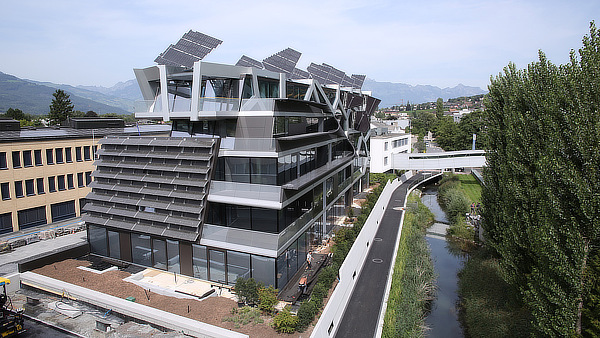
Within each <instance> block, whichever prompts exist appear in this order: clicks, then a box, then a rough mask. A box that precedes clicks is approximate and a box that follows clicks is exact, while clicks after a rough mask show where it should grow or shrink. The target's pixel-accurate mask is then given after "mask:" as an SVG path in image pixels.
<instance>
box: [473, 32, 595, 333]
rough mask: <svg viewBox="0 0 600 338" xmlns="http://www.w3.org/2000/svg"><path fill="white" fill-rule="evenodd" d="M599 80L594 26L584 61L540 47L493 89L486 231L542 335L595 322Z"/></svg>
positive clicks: (585, 40)
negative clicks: (588, 304)
mask: <svg viewBox="0 0 600 338" xmlns="http://www.w3.org/2000/svg"><path fill="white" fill-rule="evenodd" d="M598 78H600V32H599V31H598V30H597V29H596V27H595V25H594V23H592V24H591V25H590V35H589V36H586V37H584V38H583V48H581V49H580V50H579V58H578V57H577V56H576V54H575V52H571V60H570V62H569V63H568V64H566V65H562V66H555V65H553V64H552V63H550V62H549V61H548V60H547V59H546V56H545V55H544V54H543V53H542V52H541V51H540V53H539V61H538V62H535V63H531V64H530V65H529V66H528V67H527V68H526V69H523V70H517V69H516V67H515V65H514V64H512V63H511V64H509V65H508V66H507V67H506V68H505V69H504V73H503V74H499V75H498V76H497V77H495V78H492V80H491V84H490V86H489V90H490V92H489V99H488V102H487V103H486V112H485V116H486V119H487V121H488V123H487V128H488V133H487V135H488V149H487V154H486V160H487V164H488V166H487V167H486V169H485V171H484V175H485V182H486V184H485V185H484V187H483V191H482V200H483V204H484V208H483V217H484V223H483V227H484V229H485V233H486V240H487V243H488V244H489V246H491V247H492V248H493V249H494V250H495V251H496V253H497V255H498V256H499V258H500V264H501V266H502V268H503V270H504V273H505V276H506V277H505V278H506V279H507V281H508V282H509V283H510V284H512V285H514V286H516V287H517V289H519V291H520V294H521V297H522V299H523V301H524V302H525V304H526V305H527V307H528V308H529V309H530V311H531V314H532V318H533V325H534V329H535V330H536V331H537V332H536V334H535V335H538V336H570V335H573V334H574V333H581V332H582V324H581V323H582V322H583V323H586V321H585V320H582V309H583V308H584V304H583V301H584V294H585V285H588V284H589V283H588V282H587V280H588V279H589V278H590V277H588V275H587V274H586V273H585V272H586V271H589V269H588V268H587V266H588V264H589V262H590V260H591V259H590V257H591V256H590V255H591V254H592V253H593V250H596V249H597V248H598V247H599V244H600V198H598V196H600V153H599V152H598V151H597V149H598V147H599V145H600V114H598V111H599V110H600V86H598ZM592 312H593V311H592ZM585 329H586V328H585V327H583V330H585Z"/></svg>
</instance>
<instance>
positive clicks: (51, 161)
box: [46, 149, 54, 164]
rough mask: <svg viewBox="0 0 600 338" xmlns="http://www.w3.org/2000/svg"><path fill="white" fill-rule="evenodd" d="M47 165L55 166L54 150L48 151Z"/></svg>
mask: <svg viewBox="0 0 600 338" xmlns="http://www.w3.org/2000/svg"><path fill="white" fill-rule="evenodd" d="M46 164H54V153H53V151H52V149H46Z"/></svg>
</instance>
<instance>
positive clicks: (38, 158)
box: [33, 149, 44, 167]
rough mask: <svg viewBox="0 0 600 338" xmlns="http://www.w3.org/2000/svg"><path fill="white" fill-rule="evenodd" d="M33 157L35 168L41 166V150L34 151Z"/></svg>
mask: <svg viewBox="0 0 600 338" xmlns="http://www.w3.org/2000/svg"><path fill="white" fill-rule="evenodd" d="M33 156H34V157H35V165H36V166H38V167H39V166H41V165H43V164H44V163H42V150H41V149H36V150H34V151H33Z"/></svg>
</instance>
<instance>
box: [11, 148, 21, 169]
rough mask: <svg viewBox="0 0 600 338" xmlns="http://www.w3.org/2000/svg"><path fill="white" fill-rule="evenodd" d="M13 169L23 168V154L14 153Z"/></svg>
mask: <svg viewBox="0 0 600 338" xmlns="http://www.w3.org/2000/svg"><path fill="white" fill-rule="evenodd" d="M12 160H13V168H21V152H20V151H13V152H12Z"/></svg>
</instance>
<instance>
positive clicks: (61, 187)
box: [56, 175, 66, 191]
mask: <svg viewBox="0 0 600 338" xmlns="http://www.w3.org/2000/svg"><path fill="white" fill-rule="evenodd" d="M56 177H57V178H58V190H61V191H62V190H65V189H66V185H65V175H59V176H56Z"/></svg>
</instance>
